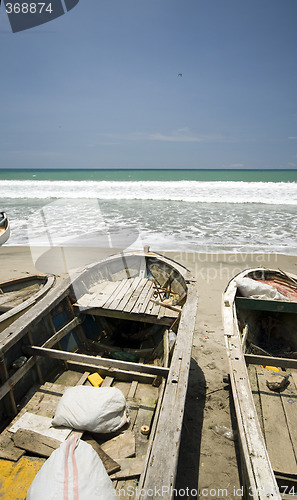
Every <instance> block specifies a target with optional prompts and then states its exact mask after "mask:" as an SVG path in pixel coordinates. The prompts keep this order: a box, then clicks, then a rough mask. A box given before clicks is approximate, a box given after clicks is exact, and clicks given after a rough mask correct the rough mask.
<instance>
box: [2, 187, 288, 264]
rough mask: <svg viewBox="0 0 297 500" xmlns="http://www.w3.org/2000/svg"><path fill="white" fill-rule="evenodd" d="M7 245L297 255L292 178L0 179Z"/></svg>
mask: <svg viewBox="0 0 297 500" xmlns="http://www.w3.org/2000/svg"><path fill="white" fill-rule="evenodd" d="M0 203H1V207H3V209H4V208H5V210H6V212H7V213H8V216H9V218H10V221H11V228H12V233H11V238H10V240H9V243H8V244H11V245H22V244H25V245H31V246H34V245H35V246H38V245H49V246H57V245H60V244H70V245H86V246H97V247H100V246H103V247H104V246H111V247H113V248H119V247H125V248H127V247H130V246H131V245H137V244H139V241H141V242H143V244H150V245H151V246H153V247H154V248H156V249H160V250H176V249H179V250H192V251H197V252H204V251H222V250H228V251H239V252H282V253H287V254H293V255H297V242H296V219H297V183H264V182H250V183H249V182H198V181H174V182H167V181H165V182H156V181H145V182H129V181H127V182H118V181H115V182H111V181H31V180H30V181H2V182H1V191H0Z"/></svg>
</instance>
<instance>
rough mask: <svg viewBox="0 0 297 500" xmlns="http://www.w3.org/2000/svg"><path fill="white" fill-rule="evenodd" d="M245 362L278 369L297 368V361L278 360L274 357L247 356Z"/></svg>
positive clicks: (288, 359)
mask: <svg viewBox="0 0 297 500" xmlns="http://www.w3.org/2000/svg"><path fill="white" fill-rule="evenodd" d="M244 358H245V361H246V363H247V364H252V365H264V366H265V365H269V366H277V367H278V368H295V369H296V368H297V359H291V358H276V357H274V356H269V357H268V356H258V355H257V354H245V355H244Z"/></svg>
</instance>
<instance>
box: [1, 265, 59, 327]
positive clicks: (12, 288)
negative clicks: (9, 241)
mask: <svg viewBox="0 0 297 500" xmlns="http://www.w3.org/2000/svg"><path fill="white" fill-rule="evenodd" d="M54 282H55V277H54V276H53V275H51V274H29V275H27V276H22V277H21V278H14V279H10V280H8V281H2V282H0V332H1V331H2V330H4V329H5V328H7V327H8V326H9V325H10V324H11V323H12V322H13V321H14V320H15V319H17V318H18V317H19V316H20V315H21V314H23V313H24V312H25V311H26V310H27V309H28V308H29V307H32V305H34V304H36V302H37V301H38V300H39V299H40V298H41V297H42V296H43V295H44V294H45V293H47V292H48V291H49V289H50V288H51V287H52V286H53V284H54Z"/></svg>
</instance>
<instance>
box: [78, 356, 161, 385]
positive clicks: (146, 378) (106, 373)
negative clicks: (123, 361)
mask: <svg viewBox="0 0 297 500" xmlns="http://www.w3.org/2000/svg"><path fill="white" fill-rule="evenodd" d="M68 366H69V368H73V369H75V370H80V371H82V370H86V369H88V370H90V371H97V372H98V373H99V375H101V377H110V378H112V379H113V378H116V379H118V380H124V381H126V382H127V381H132V380H138V381H139V382H143V383H144V384H152V383H153V381H154V380H155V376H154V375H150V374H149V373H140V372H134V371H127V370H121V369H118V368H101V367H100V368H99V367H98V366H96V365H92V363H78V362H76V361H69V362H68Z"/></svg>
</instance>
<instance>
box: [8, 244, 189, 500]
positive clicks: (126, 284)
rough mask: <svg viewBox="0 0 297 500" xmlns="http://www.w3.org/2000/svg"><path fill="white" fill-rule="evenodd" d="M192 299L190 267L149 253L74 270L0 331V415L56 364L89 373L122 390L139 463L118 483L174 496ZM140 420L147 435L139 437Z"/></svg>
mask: <svg viewBox="0 0 297 500" xmlns="http://www.w3.org/2000/svg"><path fill="white" fill-rule="evenodd" d="M96 289H97V292H96ZM108 290H109V292H110V293H109V292H108ZM197 300H198V294H197V288H196V282H195V280H194V279H193V278H192V276H190V274H189V272H188V271H187V270H186V269H185V268H183V267H182V266H179V265H178V264H177V263H175V262H174V261H171V260H170V259H167V258H165V257H163V256H161V255H158V254H156V253H153V252H131V253H126V254H121V255H118V256H113V257H111V258H109V259H106V260H105V261H103V262H100V263H96V264H92V265H90V266H88V267H87V268H86V269H85V270H83V271H78V272H77V273H76V274H74V275H73V276H72V279H71V281H64V282H62V283H61V284H60V285H59V286H58V287H56V288H55V289H53V290H52V291H50V292H49V293H48V294H47V296H46V297H45V298H42V299H41V300H40V302H39V303H38V304H36V305H35V306H34V307H32V308H31V309H30V310H29V311H28V312H27V313H25V314H24V315H23V316H22V318H20V319H18V320H16V321H15V322H14V323H13V325H11V327H9V328H7V329H6V330H5V331H3V332H2V334H1V342H0V348H1V350H2V361H3V363H2V372H1V374H2V386H1V388H0V400H1V412H2V422H4V420H5V416H7V409H8V413H9V412H14V413H16V412H17V405H18V404H19V402H20V401H21V400H22V398H23V397H24V396H26V394H27V392H28V390H29V389H30V387H32V384H34V383H37V382H38V381H39V383H41V382H42V383H43V384H44V383H45V382H46V384H48V383H49V381H50V380H52V379H51V378H50V377H51V376H52V375H51V374H52V373H54V372H55V370H58V369H59V370H60V372H59V373H60V375H59V377H62V379H61V378H59V379H56V380H65V378H63V377H66V375H67V374H70V372H71V373H72V374H73V373H79V372H80V373H82V374H85V373H87V372H90V373H92V372H97V373H99V375H100V376H101V377H102V378H104V381H106V383H108V381H109V382H110V381H111V382H110V383H111V384H112V386H115V387H118V388H120V389H121V390H123V392H124V393H125V395H126V399H127V404H128V406H129V405H130V412H131V415H132V416H131V418H132V422H133V423H132V424H131V430H132V432H133V433H134V434H135V439H136V458H139V454H140V457H143V462H142V466H141V470H140V471H137V473H135V475H134V476H132V477H131V476H129V475H128V476H127V477H126V478H121V479H118V480H117V483H115V484H117V488H121V487H124V488H126V489H127V487H128V486H129V485H130V487H134V488H135V482H133V481H134V479H137V480H138V489H135V492H134V493H135V498H142V499H143V498H151V491H155V489H156V488H157V489H158V488H159V489H160V488H161V489H162V491H163V493H164V494H163V497H162V498H164V499H171V498H173V495H174V491H173V488H174V483H175V476H176V469H177V461H178V452H179V443H180V437H181V428H182V421H183V415H184V404H185V397H186V390H187V381H188V373H189V366H190V359H191V347H192V338H193V332H194V327H195V317H196V312H197ZM173 304H174V305H173ZM129 315H130V317H129ZM170 331H171V332H173V334H174V342H173V345H171V344H170V342H171V341H170V335H169V332H170ZM106 344H108V347H106ZM91 349H93V353H91V352H90V350H91ZM94 351H95V352H94ZM98 354H99V356H98ZM23 356H25V357H26V360H25V362H24V364H23V365H22V366H21V367H19V368H18V369H16V370H15V371H12V370H11V369H10V368H11V366H12V364H13V363H14V362H15V360H16V359H20V358H21V357H23ZM131 356H132V357H131ZM133 356H134V357H135V356H136V358H137V360H133ZM4 366H5V367H6V373H5V368H4ZM66 368H67V369H66ZM65 369H66V371H65ZM67 376H68V375H67ZM80 377H81V375H80ZM80 377H79V378H80ZM59 383H61V382H59ZM43 386H44V385H42V387H43ZM46 387H49V386H46ZM46 390H47V389H46ZM153 401H154V402H153ZM136 410H137V411H136ZM134 417H135V420H134ZM140 424H141V425H140ZM143 424H145V426H147V427H148V428H149V434H148V435H141V433H140V434H139V432H140V429H141V428H142V427H143ZM135 426H136V427H135ZM4 432H9V430H7V428H6V431H4ZM0 444H1V443H0ZM137 447H138V448H139V451H137ZM114 479H116V478H114Z"/></svg>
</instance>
